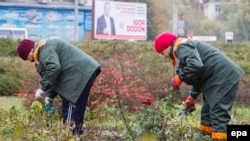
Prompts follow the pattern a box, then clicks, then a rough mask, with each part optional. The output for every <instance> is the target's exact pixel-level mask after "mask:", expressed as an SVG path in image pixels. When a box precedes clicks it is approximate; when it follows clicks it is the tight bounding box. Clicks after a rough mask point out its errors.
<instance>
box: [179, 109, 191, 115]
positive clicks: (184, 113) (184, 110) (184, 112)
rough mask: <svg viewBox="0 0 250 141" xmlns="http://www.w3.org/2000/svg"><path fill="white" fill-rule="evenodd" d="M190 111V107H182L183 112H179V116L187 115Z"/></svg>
mask: <svg viewBox="0 0 250 141" xmlns="http://www.w3.org/2000/svg"><path fill="white" fill-rule="evenodd" d="M188 113H189V110H188V109H185V108H184V109H182V110H181V112H180V113H179V114H178V117H182V116H184V115H185V116H186V115H187V114H188Z"/></svg>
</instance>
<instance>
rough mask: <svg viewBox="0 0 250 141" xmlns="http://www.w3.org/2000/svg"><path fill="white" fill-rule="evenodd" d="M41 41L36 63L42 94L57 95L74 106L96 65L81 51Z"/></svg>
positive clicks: (48, 41) (50, 41) (61, 43)
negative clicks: (45, 92) (43, 92)
mask: <svg viewBox="0 0 250 141" xmlns="http://www.w3.org/2000/svg"><path fill="white" fill-rule="evenodd" d="M43 41H44V43H43V45H42V46H41V47H40V48H39V52H38V55H37V56H38V57H37V58H38V60H37V62H36V68H37V71H38V73H39V74H40V76H41V81H40V84H41V88H42V90H44V91H47V95H48V96H49V97H52V98H53V97H55V96H56V94H59V95H60V96H61V97H63V98H64V99H66V100H68V101H69V102H71V103H73V104H75V103H76V102H77V100H78V98H79V96H80V95H81V92H82V91H83V89H84V88H85V86H86V84H87V83H88V81H89V79H90V77H91V76H92V74H93V73H94V72H95V71H96V70H98V69H100V65H99V64H98V63H97V62H96V61H95V60H94V59H93V58H92V57H91V56H89V55H88V54H86V53H85V52H83V51H82V50H80V49H78V48H77V47H75V46H73V45H71V44H68V43H66V42H64V41H62V40H58V39H51V40H49V39H48V40H43ZM35 48H36V45H35Z"/></svg>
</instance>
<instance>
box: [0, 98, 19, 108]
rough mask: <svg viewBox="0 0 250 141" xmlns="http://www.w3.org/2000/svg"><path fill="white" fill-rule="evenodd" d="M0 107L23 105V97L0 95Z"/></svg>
mask: <svg viewBox="0 0 250 141" xmlns="http://www.w3.org/2000/svg"><path fill="white" fill-rule="evenodd" d="M0 101H1V102H0V109H8V108H10V107H12V106H17V107H22V99H21V98H19V97H16V96H0Z"/></svg>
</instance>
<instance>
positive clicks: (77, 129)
mask: <svg viewBox="0 0 250 141" xmlns="http://www.w3.org/2000/svg"><path fill="white" fill-rule="evenodd" d="M72 133H73V135H82V134H83V133H84V129H83V128H82V127H81V128H80V130H79V127H78V128H77V127H75V128H73V129H72Z"/></svg>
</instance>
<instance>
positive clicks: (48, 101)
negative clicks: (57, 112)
mask: <svg viewBox="0 0 250 141" xmlns="http://www.w3.org/2000/svg"><path fill="white" fill-rule="evenodd" d="M54 109H55V106H54V102H53V99H52V98H50V97H46V98H45V111H46V112H50V111H52V110H54Z"/></svg>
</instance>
